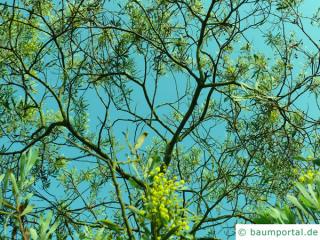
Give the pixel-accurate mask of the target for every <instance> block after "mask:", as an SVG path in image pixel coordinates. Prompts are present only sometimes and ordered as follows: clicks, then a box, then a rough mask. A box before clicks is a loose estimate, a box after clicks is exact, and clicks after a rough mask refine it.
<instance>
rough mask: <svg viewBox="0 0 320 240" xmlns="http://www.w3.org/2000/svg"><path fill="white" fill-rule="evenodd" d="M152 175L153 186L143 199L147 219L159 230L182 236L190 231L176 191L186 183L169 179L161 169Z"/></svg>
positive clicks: (154, 171)
mask: <svg viewBox="0 0 320 240" xmlns="http://www.w3.org/2000/svg"><path fill="white" fill-rule="evenodd" d="M151 175H152V176H153V181H152V184H151V186H150V187H149V188H148V190H147V191H146V193H145V194H144V196H143V197H142V200H143V202H144V208H145V212H146V216H145V217H146V218H147V219H150V220H152V221H154V222H155V223H156V225H157V227H158V228H159V229H163V230H164V229H166V231H169V230H171V229H175V232H176V235H180V234H182V232H183V231H187V230H188V229H189V225H188V222H187V221H186V219H185V217H182V215H183V213H184V211H185V210H184V209H183V208H182V207H181V206H180V204H179V203H180V200H179V199H178V196H177V194H176V191H177V190H178V189H180V188H181V187H182V186H183V185H184V181H183V180H181V181H177V178H176V177H174V178H173V179H171V180H169V179H167V178H166V177H165V174H164V173H163V172H160V168H159V167H158V168H156V169H155V170H153V171H152V173H151Z"/></svg>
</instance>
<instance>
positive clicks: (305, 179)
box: [293, 169, 320, 183]
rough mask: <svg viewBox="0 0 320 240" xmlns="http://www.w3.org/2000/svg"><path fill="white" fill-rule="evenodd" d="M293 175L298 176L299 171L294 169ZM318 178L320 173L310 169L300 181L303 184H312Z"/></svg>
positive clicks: (301, 176) (300, 177)
mask: <svg viewBox="0 0 320 240" xmlns="http://www.w3.org/2000/svg"><path fill="white" fill-rule="evenodd" d="M293 173H295V174H298V170H297V169H293ZM317 176H320V173H319V171H316V170H311V169H309V170H307V171H305V172H303V174H302V175H300V176H299V178H298V181H299V182H301V183H311V182H313V181H314V179H315V178H316V177H317Z"/></svg>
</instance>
